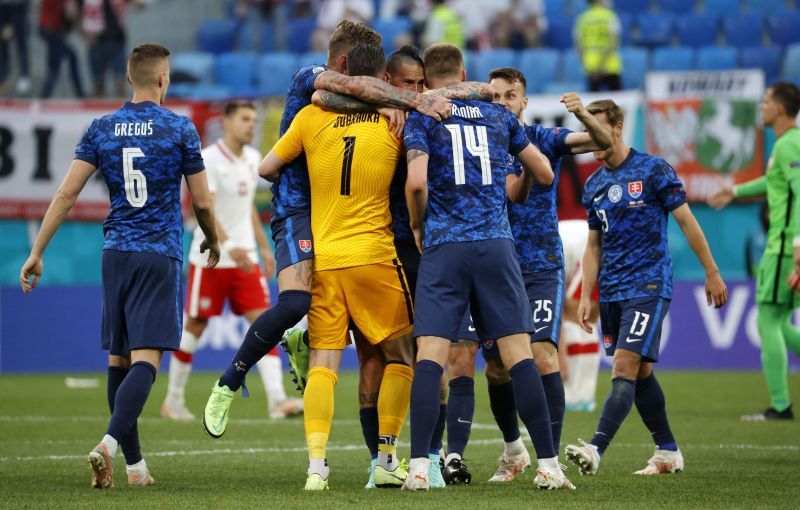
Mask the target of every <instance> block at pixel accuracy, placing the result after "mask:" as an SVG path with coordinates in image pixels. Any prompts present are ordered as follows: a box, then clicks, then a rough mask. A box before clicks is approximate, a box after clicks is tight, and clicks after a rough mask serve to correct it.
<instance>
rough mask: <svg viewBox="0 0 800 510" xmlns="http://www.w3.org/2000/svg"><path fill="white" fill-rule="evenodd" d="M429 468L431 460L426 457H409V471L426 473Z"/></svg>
mask: <svg viewBox="0 0 800 510" xmlns="http://www.w3.org/2000/svg"><path fill="white" fill-rule="evenodd" d="M430 468H431V461H430V459H428V457H419V458H416V459H411V462H409V464H408V472H409V473H427V472H428V470H429V469H430Z"/></svg>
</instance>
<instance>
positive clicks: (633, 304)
mask: <svg viewBox="0 0 800 510" xmlns="http://www.w3.org/2000/svg"><path fill="white" fill-rule="evenodd" d="M667 311H669V299H664V298H661V297H641V298H634V299H626V300H624V301H612V302H610V303H600V330H601V331H602V333H603V346H604V347H605V349H606V356H613V355H614V351H615V350H616V349H617V348H620V349H625V350H626V351H631V352H636V353H639V354H641V356H642V358H643V359H644V360H645V361H651V362H653V363H655V362H657V361H658V350H659V347H660V345H661V324H662V323H663V322H664V316H666V315H667Z"/></svg>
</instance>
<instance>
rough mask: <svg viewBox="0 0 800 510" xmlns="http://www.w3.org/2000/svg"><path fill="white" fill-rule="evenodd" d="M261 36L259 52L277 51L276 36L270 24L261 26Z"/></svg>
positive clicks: (259, 38)
mask: <svg viewBox="0 0 800 510" xmlns="http://www.w3.org/2000/svg"><path fill="white" fill-rule="evenodd" d="M260 28H261V34H259V37H258V52H259V53H269V52H270V51H275V34H274V33H273V32H272V25H271V24H270V23H262V24H261V27H260Z"/></svg>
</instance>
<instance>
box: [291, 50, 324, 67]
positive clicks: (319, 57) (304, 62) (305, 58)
mask: <svg viewBox="0 0 800 510" xmlns="http://www.w3.org/2000/svg"><path fill="white" fill-rule="evenodd" d="M327 61H328V54H327V53H325V52H324V51H309V52H307V53H303V54H302V55H300V56H298V57H297V60H296V61H295V67H297V69H300V68H301V67H305V66H313V65H320V66H321V65H323V64H325V62H327Z"/></svg>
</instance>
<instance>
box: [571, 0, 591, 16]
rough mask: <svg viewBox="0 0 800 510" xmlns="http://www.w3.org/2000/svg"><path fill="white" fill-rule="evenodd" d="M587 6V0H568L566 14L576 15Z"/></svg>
mask: <svg viewBox="0 0 800 510" xmlns="http://www.w3.org/2000/svg"><path fill="white" fill-rule="evenodd" d="M587 7H589V2H588V0H569V8H568V9H567V14H568V15H569V16H577V15H578V14H580V13H582V12H583V11H585V10H586V9H587Z"/></svg>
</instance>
